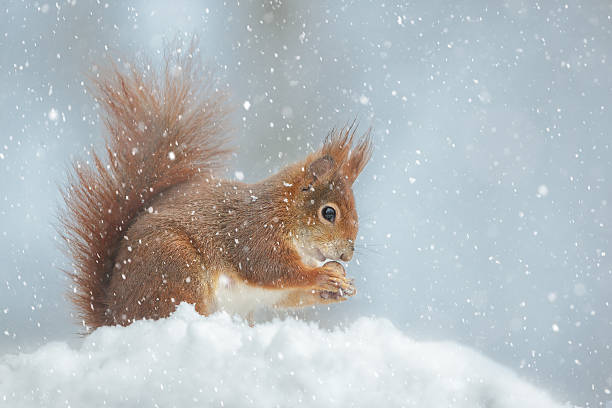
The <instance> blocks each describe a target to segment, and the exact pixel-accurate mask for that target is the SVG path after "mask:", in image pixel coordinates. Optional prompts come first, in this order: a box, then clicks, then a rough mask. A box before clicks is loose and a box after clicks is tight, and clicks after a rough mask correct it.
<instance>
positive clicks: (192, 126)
mask: <svg viewBox="0 0 612 408" xmlns="http://www.w3.org/2000/svg"><path fill="white" fill-rule="evenodd" d="M194 50H195V49H193V48H192V49H191V50H188V51H185V50H183V52H180V50H179V51H175V52H174V53H172V54H171V55H170V56H169V57H167V58H166V59H165V64H164V66H163V68H162V69H161V70H160V71H161V72H156V71H155V70H154V69H152V68H151V67H150V66H147V67H145V68H143V69H138V68H137V67H136V66H135V65H129V64H125V66H124V67H116V66H112V67H111V68H109V69H107V70H106V71H104V70H102V71H100V72H98V73H97V74H96V77H95V78H93V83H94V85H95V86H94V87H93V88H92V89H93V90H94V94H95V96H96V100H97V102H98V103H99V104H100V106H101V107H102V108H103V112H104V115H103V118H104V122H105V124H106V128H107V131H108V132H107V134H106V152H105V155H106V161H104V158H103V156H100V155H98V154H96V153H95V152H92V156H91V159H90V160H89V162H86V163H83V162H76V163H75V164H74V168H73V171H72V173H71V179H70V181H69V183H68V185H67V187H66V188H65V189H64V190H63V197H64V201H65V204H66V208H65V210H64V211H63V212H62V214H61V216H60V220H61V226H62V231H61V235H62V237H63V238H64V241H65V243H66V248H67V250H68V253H69V255H70V256H71V258H72V259H73V266H74V271H73V272H71V273H70V276H71V278H72V279H73V280H74V287H73V292H72V293H71V300H72V301H73V303H74V305H75V307H76V309H77V310H78V312H79V317H80V318H81V319H82V321H83V324H84V325H85V327H86V328H87V330H88V331H89V330H92V329H95V328H97V327H100V326H104V325H117V324H119V325H128V324H130V323H131V322H133V321H134V320H136V319H142V318H147V319H157V318H161V317H166V316H168V315H169V314H170V313H172V312H173V311H174V310H175V308H176V305H178V303H180V302H183V301H185V302H189V303H192V304H194V305H195V309H196V310H197V312H198V313H200V314H202V315H208V314H210V313H213V312H215V311H217V310H226V311H228V312H230V313H237V314H240V315H242V316H244V317H247V318H249V317H251V318H252V313H253V312H254V311H255V310H256V309H257V308H259V307H277V308H293V307H303V306H308V305H315V304H325V303H332V302H340V301H343V300H346V299H347V297H349V296H352V295H354V294H355V293H356V290H355V287H354V285H353V281H352V280H351V279H349V278H347V276H346V273H345V270H344V268H343V266H342V265H341V264H340V263H339V262H337V261H344V262H347V261H349V260H350V259H351V258H352V256H353V251H354V244H355V238H356V235H357V229H358V222H357V212H356V210H355V200H354V197H353V193H352V190H351V188H352V184H353V182H354V181H355V179H356V178H357V176H358V175H359V173H360V172H361V171H362V170H363V168H364V167H365V165H366V163H367V162H368V160H369V158H370V157H371V154H372V150H373V145H372V142H371V137H370V132H369V131H368V132H367V133H366V134H365V135H364V136H363V137H361V138H360V139H359V140H357V138H356V137H355V133H356V127H355V126H353V125H351V126H345V127H343V128H341V129H337V130H332V131H331V132H330V133H329V134H328V135H327V138H326V139H325V142H324V144H323V146H322V147H321V148H320V149H319V150H317V151H315V152H314V153H311V154H309V155H308V156H307V157H306V158H305V159H304V160H302V161H300V162H298V163H295V164H292V165H290V166H287V167H285V168H284V169H282V170H281V171H279V172H278V173H277V174H274V175H272V176H270V177H268V178H267V179H265V180H262V181H260V182H257V183H254V184H246V183H241V182H237V181H232V180H223V179H221V178H218V177H217V176H216V175H215V172H217V171H218V170H219V169H220V167H221V166H222V164H223V159H224V158H225V156H227V155H228V153H230V152H231V150H230V149H228V148H227V147H226V140H225V134H226V130H225V129H226V127H225V126H224V125H225V123H226V117H227V115H226V110H225V108H224V105H225V102H224V100H225V99H224V97H223V96H222V94H221V93H220V92H219V91H218V90H215V89H213V86H212V85H211V81H210V75H208V74H207V71H206V70H205V69H203V68H202V65H201V64H200V63H198V62H197V54H196V53H195V52H194ZM324 262H326V263H324Z"/></svg>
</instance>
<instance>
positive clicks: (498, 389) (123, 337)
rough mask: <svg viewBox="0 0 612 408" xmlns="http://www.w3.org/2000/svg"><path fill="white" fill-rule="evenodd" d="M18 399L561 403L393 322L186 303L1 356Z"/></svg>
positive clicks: (542, 407) (3, 383) (116, 403)
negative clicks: (279, 315)
mask: <svg viewBox="0 0 612 408" xmlns="http://www.w3.org/2000/svg"><path fill="white" fill-rule="evenodd" d="M0 405H3V406H9V407H60V406H61V407H68V406H70V407H85V406H87V407H95V406H111V407H139V406H150V407H155V406H159V407H196V406H197V407H203V406H214V407H222V406H225V407H242V406H254V407H275V406H280V407H297V406H304V407H340V406H342V407H373V406H385V407H402V406H403V407H445V408H447V407H457V408H459V407H466V408H467V407H470V408H474V407H483V408H484V407H495V408H515V407H521V408H529V407H534V408H535V407H537V408H546V407H560V406H561V405H560V404H557V403H555V402H553V400H552V399H551V398H550V397H549V396H547V395H546V394H545V393H544V392H543V391H540V390H538V389H536V388H535V387H533V386H531V385H529V384H528V383H526V382H525V381H523V380H521V379H520V378H519V377H518V376H517V375H516V374H514V373H513V372H512V371H510V370H509V369H507V368H504V367H502V366H501V365H499V364H497V363H495V362H493V361H491V360H489V359H487V358H486V357H483V356H482V355H480V354H478V353H476V352H475V351H473V350H470V349H468V348H466V347H463V346H460V345H458V344H455V343H450V342H441V343H440V342H417V341H414V340H411V339H410V338H408V337H407V336H406V335H404V334H403V333H402V332H401V331H399V330H398V329H396V328H395V327H394V326H393V325H392V324H391V323H390V322H389V321H388V320H385V319H378V318H360V319H358V320H357V321H355V322H354V323H353V324H351V325H350V327H348V328H346V329H336V330H333V331H327V330H324V329H321V328H319V327H317V326H316V325H315V324H313V323H310V324H309V323H305V322H303V321H296V320H292V319H288V320H284V321H279V320H275V321H273V322H269V323H263V324H259V325H257V326H255V327H249V326H248V325H247V324H246V323H244V322H243V321H242V320H236V319H233V318H231V317H230V316H228V315H227V314H223V313H219V314H215V315H213V316H209V317H202V316H200V315H198V314H197V313H196V312H195V310H194V308H193V306H191V305H187V304H181V305H180V306H179V307H178V310H177V312H176V313H174V314H173V315H172V316H170V317H169V318H167V319H162V320H158V321H140V322H136V323H135V324H133V325H131V326H129V327H105V328H102V329H98V330H96V331H95V332H94V333H92V334H91V335H89V336H88V337H86V338H85V340H84V341H83V344H82V345H81V346H80V347H79V348H78V349H73V348H70V347H69V346H68V345H67V344H66V343H63V342H54V343H49V344H47V345H44V346H42V347H41V348H40V349H38V350H37V351H35V352H33V353H31V354H20V355H6V356H4V357H1V358H0Z"/></svg>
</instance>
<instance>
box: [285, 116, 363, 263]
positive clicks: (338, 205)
mask: <svg viewBox="0 0 612 408" xmlns="http://www.w3.org/2000/svg"><path fill="white" fill-rule="evenodd" d="M355 131H356V128H355V127H354V126H349V127H345V128H342V129H340V130H332V131H331V132H330V133H329V135H328V136H327V138H326V140H325V143H324V145H323V147H322V148H321V149H320V150H318V151H317V152H315V153H313V154H311V155H309V156H308V157H307V158H306V160H305V161H304V162H302V163H300V164H298V165H297V166H294V167H293V168H290V169H288V170H289V172H287V173H285V175H290V177H291V180H283V184H284V185H285V187H286V190H285V194H286V197H285V198H284V199H283V200H285V199H287V201H285V203H287V205H288V207H293V209H294V211H290V213H291V214H294V215H296V216H295V217H292V218H291V219H289V220H286V221H285V224H286V226H287V227H288V230H289V231H290V237H289V238H290V242H291V244H292V245H293V247H294V249H295V250H296V251H297V252H298V254H299V255H300V257H301V259H302V262H303V263H304V264H306V265H309V266H316V265H319V264H320V263H321V262H323V261H325V260H326V259H333V260H342V261H345V262H346V261H349V260H350V259H351V258H352V257H353V251H354V248H355V246H354V243H355V239H356V237H357V230H358V219H357V211H356V209H355V199H354V197H353V191H352V186H353V182H354V181H355V179H356V178H357V176H358V175H359V173H360V172H361V171H362V170H363V168H364V167H365V165H366V164H367V162H368V160H369V159H370V156H371V155H372V142H371V138H370V132H369V131H368V132H367V133H366V134H365V135H364V136H363V137H362V138H361V139H360V140H359V141H358V142H356V144H355V145H354V146H353V141H354V136H355Z"/></svg>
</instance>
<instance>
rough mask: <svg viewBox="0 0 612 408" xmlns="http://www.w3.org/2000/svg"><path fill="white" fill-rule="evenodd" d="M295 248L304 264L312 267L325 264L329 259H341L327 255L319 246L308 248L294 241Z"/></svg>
mask: <svg viewBox="0 0 612 408" xmlns="http://www.w3.org/2000/svg"><path fill="white" fill-rule="evenodd" d="M294 246H295V249H296V250H297V253H298V254H299V255H300V258H301V260H302V262H303V263H304V265H308V266H311V267H317V266H321V265H323V264H324V263H325V262H326V261H328V260H333V261H338V260H339V259H333V258H330V257H329V256H326V255H325V254H324V253H323V251H321V250H320V249H319V248H317V247H310V248H307V247H305V246H304V245H302V244H300V243H299V242H295V241H294Z"/></svg>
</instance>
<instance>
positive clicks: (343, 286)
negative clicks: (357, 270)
mask: <svg viewBox="0 0 612 408" xmlns="http://www.w3.org/2000/svg"><path fill="white" fill-rule="evenodd" d="M321 269H322V271H321V272H320V273H319V275H318V277H317V282H316V285H315V288H314V291H315V292H316V293H317V294H318V295H319V296H320V297H321V298H322V299H325V300H328V301H335V302H339V301H342V300H346V298H347V297H348V296H353V295H354V294H355V293H357V289H355V286H354V285H353V279H349V278H347V277H346V272H345V271H344V268H343V267H342V265H340V264H339V263H338V262H336V261H330V262H327V263H326V264H325V265H323V266H322V267H321Z"/></svg>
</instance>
